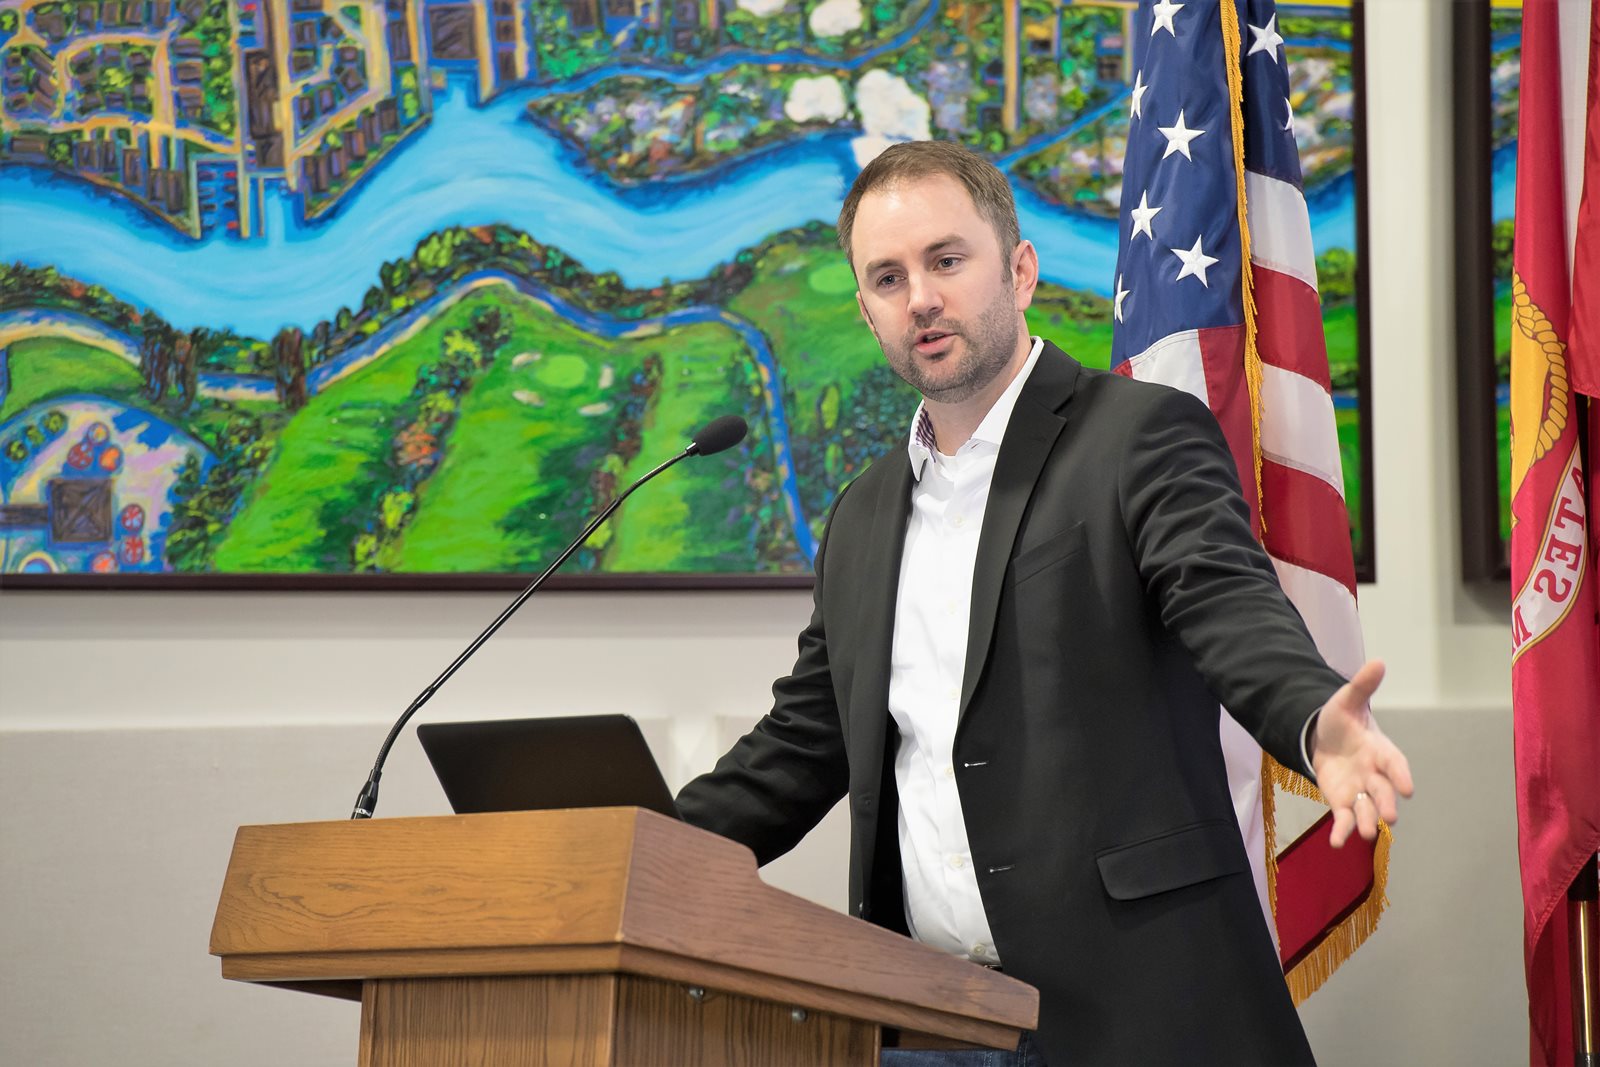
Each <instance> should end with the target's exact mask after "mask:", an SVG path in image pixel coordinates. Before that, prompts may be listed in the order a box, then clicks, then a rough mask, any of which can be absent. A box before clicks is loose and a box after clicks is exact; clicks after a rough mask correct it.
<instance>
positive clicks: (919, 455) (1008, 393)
mask: <svg viewBox="0 0 1600 1067" xmlns="http://www.w3.org/2000/svg"><path fill="white" fill-rule="evenodd" d="M1032 340H1033V347H1032V348H1031V349H1029V351H1028V359H1027V362H1025V363H1023V365H1022V369H1021V370H1020V371H1018V372H1017V376H1016V377H1015V378H1013V379H1011V384H1010V385H1008V386H1006V390H1005V392H1003V393H1001V394H1000V395H999V396H998V397H997V398H995V402H994V406H993V407H991V408H990V409H989V413H988V414H987V415H985V416H984V417H983V421H982V422H980V423H978V428H977V429H976V430H974V431H972V437H971V439H970V440H969V441H968V442H967V444H971V443H972V442H974V441H981V442H983V443H984V444H988V445H993V446H994V447H995V448H999V447H1000V441H1001V439H1002V438H1004V437H1005V435H1006V426H1007V425H1009V424H1010V422H1011V410H1012V409H1013V408H1015V407H1016V406H1017V397H1019V396H1021V395H1022V387H1023V386H1024V385H1025V384H1027V381H1028V375H1030V374H1032V373H1033V367H1034V364H1036V363H1038V362H1039V353H1040V352H1041V351H1043V350H1044V340H1043V339H1042V338H1039V337H1034V338H1033V339H1032ZM961 447H962V448H966V447H967V445H962V446H961ZM936 449H937V444H936V442H935V439H934V436H933V420H932V419H931V418H929V417H928V410H927V402H926V401H924V402H922V403H920V404H918V405H917V413H916V414H915V415H913V416H912V418H911V439H910V441H909V442H907V444H906V451H907V452H908V453H909V454H910V456H911V477H912V478H914V479H916V480H917V481H919V482H920V481H921V480H922V471H923V467H924V465H925V464H926V463H927V462H928V461H929V460H930V459H933V458H934V453H935V451H936Z"/></svg>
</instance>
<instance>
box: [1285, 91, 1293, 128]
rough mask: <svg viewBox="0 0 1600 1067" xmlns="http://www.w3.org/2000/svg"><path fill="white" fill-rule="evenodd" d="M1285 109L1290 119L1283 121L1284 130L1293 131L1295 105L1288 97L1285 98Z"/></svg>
mask: <svg viewBox="0 0 1600 1067" xmlns="http://www.w3.org/2000/svg"><path fill="white" fill-rule="evenodd" d="M1283 109H1284V110H1285V111H1287V112H1288V113H1289V117H1288V118H1286V119H1284V120H1283V128H1284V129H1286V130H1292V129H1294V105H1293V104H1291V103H1290V102H1289V98H1288V97H1287V96H1286V97H1284V98H1283Z"/></svg>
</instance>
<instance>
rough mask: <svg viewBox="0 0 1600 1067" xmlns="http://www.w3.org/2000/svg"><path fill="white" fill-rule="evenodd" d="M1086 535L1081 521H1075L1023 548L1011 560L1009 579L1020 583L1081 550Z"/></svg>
mask: <svg viewBox="0 0 1600 1067" xmlns="http://www.w3.org/2000/svg"><path fill="white" fill-rule="evenodd" d="M1085 543H1086V537H1085V534H1084V532H1083V523H1081V522H1075V523H1073V524H1072V525H1071V526H1068V527H1067V528H1066V529H1064V530H1062V531H1060V532H1059V533H1055V534H1051V535H1050V536H1048V537H1046V538H1044V539H1043V540H1041V541H1040V542H1039V543H1038V544H1036V545H1033V546H1032V547H1029V548H1025V549H1023V550H1022V551H1021V552H1020V553H1018V554H1017V556H1016V558H1014V559H1013V560H1012V561H1011V581H1012V582H1013V583H1014V584H1020V583H1022V582H1025V581H1027V580H1028V579H1029V578H1031V577H1033V576H1034V575H1035V574H1038V573H1039V572H1040V571H1042V570H1044V569H1045V568H1046V567H1049V566H1052V565H1054V564H1056V563H1060V562H1061V561H1062V560H1064V559H1067V558H1069V557H1071V556H1074V555H1076V554H1077V553H1079V552H1082V551H1083V547H1084V545H1085Z"/></svg>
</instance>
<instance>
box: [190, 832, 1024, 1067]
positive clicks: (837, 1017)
mask: <svg viewBox="0 0 1600 1067" xmlns="http://www.w3.org/2000/svg"><path fill="white" fill-rule="evenodd" d="M211 952H212V954H213V955H217V956H221V957H222V975H223V977H224V978H234V979H238V980H240V981H246V982H263V983H267V984H269V985H279V986H285V987H288V988H292V989H299V990H305V991H308V992H313V993H321V994H326V995H330V996H336V997H345V998H348V999H351V1000H360V1001H361V1045H360V1061H359V1062H360V1063H361V1064H362V1067H452V1065H456V1064H461V1065H466V1064H472V1065H475V1067H478V1065H481V1067H509V1065H518V1067H522V1065H533V1064H539V1065H544V1064H562V1065H568V1064H570V1065H574V1067H578V1065H582V1067H589V1065H594V1067H600V1065H617V1067H623V1065H626V1067H686V1065H690V1064H726V1065H730V1067H732V1065H738V1064H761V1065H796V1067H801V1065H805V1067H810V1065H824V1064H840V1065H844V1064H851V1065H862V1067H869V1065H876V1063H877V1061H878V1050H879V1048H880V1045H881V1044H882V1043H884V1042H885V1041H888V1042H890V1043H901V1044H907V1045H924V1046H926V1045H935V1046H938V1045H946V1046H948V1047H961V1046H967V1045H975V1046H990V1047H1004V1048H1009V1047H1013V1046H1015V1044H1016V1042H1017V1039H1018V1036H1019V1033H1020V1031H1022V1030H1024V1029H1031V1028H1032V1027H1034V1026H1035V1025H1036V1022H1037V1018H1038V993H1037V992H1036V991H1035V990H1034V989H1033V987H1031V986H1028V985H1024V984H1023V983H1021V982H1018V981H1016V980H1014V979H1011V978H1007V977H1005V976H1004V975H1001V974H997V973H995V972H993V971H989V970H985V969H984V968H982V967H979V966H976V965H974V964H971V963H966V962H964V961H962V960H958V959H955V958H953V957H950V956H946V955H944V954H943V953H940V952H937V951H935V950H933V949H930V948H928V947H927V946H925V945H920V944H918V943H916V942H914V941H911V940H908V939H906V938H903V937H900V936H898V935H896V934H893V933H890V932H889V931H886V930H883V929H880V928H878V927H875V926H871V925H869V924H867V923H864V922H861V921H859V920H857V919H852V918H849V917H848V916H844V915H840V914H838V913H837V912H834V911H830V910H829V909H827V908H824V907H821V906H820V905H817V904H812V903H810V902H808V901H805V900H802V899H800V898H799V897H795V896H792V895H790V894H788V893H784V892H782V891H780V890H777V889H773V888H772V887H770V886H768V885H766V884H765V883H764V882H762V881H761V879H760V878H759V877H758V876H757V874H756V865H755V859H754V857H753V856H752V855H751V854H750V852H749V850H748V849H746V848H744V847H742V846H740V845H737V844H734V843H733V842H731V841H726V840H724V839H722V838H719V837H716V836H714V835H712V834H709V833H706V832H704V831H702V830H697V829H695V828H693V827H690V826H686V825H684V824H682V823H678V822H674V821H673V820H671V819H667V818H664V817H662V816H660V815H656V814H654V813H652V812H647V811H642V810H640V809H637V808H591V809H584V810H576V811H543V812H506V813H500V814H491V815H453V816H442V817H437V818H423V819H373V820H362V821H339V822H320V823H297V824H288V825H280V826H243V827H240V828H239V832H238V835H237V837H236V838H235V840H234V845H233V855H232V857H231V858H230V860H229V862H228V873H227V878H226V880H225V881H224V883H223V887H222V899H221V901H220V902H219V903H218V905H217V916H216V922H215V924H214V925H213V926H212V930H211ZM886 1033H887V1036H886Z"/></svg>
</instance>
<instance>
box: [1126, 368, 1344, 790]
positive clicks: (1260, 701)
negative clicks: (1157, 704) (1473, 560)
mask: <svg viewBox="0 0 1600 1067" xmlns="http://www.w3.org/2000/svg"><path fill="white" fill-rule="evenodd" d="M1145 396H1147V397H1149V398H1150V401H1149V402H1148V403H1146V404H1145V406H1144V408H1143V410H1142V411H1141V412H1140V417H1139V418H1137V419H1136V420H1133V422H1132V432H1133V434H1134V437H1133V439H1132V442H1131V443H1130V447H1128V448H1127V449H1125V450H1124V451H1123V460H1122V465H1121V469H1120V470H1119V472H1118V495H1119V505H1120V507H1121V509H1122V515H1123V522H1124V525H1125V527H1126V530H1127V535H1128V538H1129V543H1130V544H1131V546H1132V548H1133V551H1134V556H1135V559H1136V560H1137V564H1138V567H1139V571H1140V574H1141V577H1142V578H1143V580H1144V584H1145V587H1146V589H1147V590H1149V595H1150V596H1151V597H1152V599H1153V602H1154V606H1155V608H1156V610H1157V611H1158V612H1159V615H1160V618H1161V622H1162V624H1163V625H1164V626H1165V627H1166V629H1167V630H1168V632H1170V633H1172V634H1174V635H1175V636H1176V637H1177V639H1178V640H1179V641H1180V642H1181V643H1182V645H1183V646H1184V648H1185V649H1186V650H1187V651H1188V653H1189V655H1190V657H1191V659H1192V660H1193V662H1194V665H1195V667H1196V669H1197V670H1198V671H1199V672H1200V675H1201V677H1202V678H1204V679H1205V682H1206V684H1207V685H1208V686H1209V687H1210V689H1211V692H1212V693H1213V694H1215V695H1216V697H1217V698H1218V700H1219V701H1220V702H1221V703H1222V705H1223V706H1224V707H1225V708H1226V709H1227V710H1228V712H1229V714H1231V715H1232V716H1233V717H1234V718H1235V719H1237V720H1238V721H1239V722H1240V724H1242V725H1243V726H1244V727H1245V729H1247V730H1248V731H1249V732H1250V733H1251V735H1252V736H1254V737H1255V739H1256V741H1257V743H1259V744H1260V745H1261V747H1262V748H1264V749H1265V750H1266V751H1268V752H1270V753H1271V754H1272V755H1273V757H1274V758H1276V759H1277V760H1278V762H1280V763H1282V764H1283V765H1284V766H1286V767H1290V768H1293V769H1294V770H1297V771H1299V772H1300V773H1301V774H1304V775H1307V776H1310V775H1311V768H1310V767H1308V766H1306V765H1305V759H1304V754H1303V752H1302V750H1301V743H1300V742H1301V737H1302V734H1303V731H1304V728H1305V725H1306V723H1307V722H1308V721H1309V719H1310V718H1311V716H1312V715H1314V714H1315V713H1316V712H1317V710H1318V709H1320V708H1321V707H1322V705H1323V704H1324V703H1326V702H1327V700H1328V698H1329V697H1330V696H1332V695H1333V693H1334V691H1335V690H1337V689H1338V688H1339V687H1340V686H1341V685H1343V684H1344V681H1345V680H1344V678H1343V677H1341V676H1340V675H1339V673H1338V672H1336V671H1335V670H1333V668H1331V667H1329V666H1328V665H1327V663H1326V661H1324V660H1323V658H1322V655H1321V654H1320V653H1319V652H1318V651H1317V647H1316V644H1315V642H1314V641H1313V640H1312V638H1311V635H1310V633H1309V632H1308V631H1307V630H1306V626H1305V622H1304V621H1303V620H1302V619H1301V618H1300V614H1299V612H1298V611H1296V610H1295V607H1294V605H1293V604H1291V603H1290V602H1289V598H1288V597H1287V596H1286V595H1285V594H1284V592H1283V589H1282V587H1281V586H1280V585H1279V584H1278V578H1277V572H1276V571H1275V570H1274V569H1273V566H1272V560H1271V559H1270V558H1269V557H1268V556H1267V554H1266V551H1265V550H1264V549H1263V548H1262V547H1261V545H1260V543H1259V542H1257V541H1256V539H1255V536H1254V534H1253V532H1252V531H1251V528H1250V513H1249V508H1248V505H1247V504H1246V503H1245V501H1244V497H1243V495H1242V494H1241V492H1240V490H1239V479H1238V473H1237V468H1236V466H1235V464H1234V460H1233V455H1232V453H1231V452H1229V450H1228V446H1227V443H1226V441H1225V440H1224V438H1223V436H1222V431H1221V428H1220V427H1219V426H1218V425H1217V422H1216V419H1215V418H1214V417H1213V415H1212V414H1211V412H1210V410H1209V409H1208V408H1206V406H1205V405H1204V404H1203V403H1201V402H1200V401H1199V400H1197V399H1196V398H1195V397H1193V396H1190V395H1189V394H1188V393H1185V392H1182V391H1180V390H1176V389H1160V390H1151V391H1148V392H1146V393H1145Z"/></svg>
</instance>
